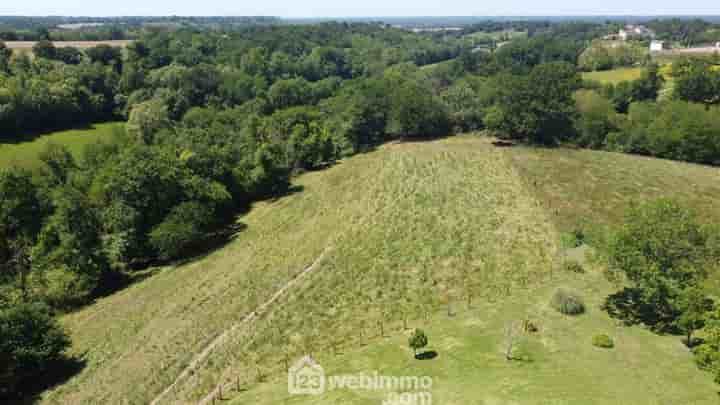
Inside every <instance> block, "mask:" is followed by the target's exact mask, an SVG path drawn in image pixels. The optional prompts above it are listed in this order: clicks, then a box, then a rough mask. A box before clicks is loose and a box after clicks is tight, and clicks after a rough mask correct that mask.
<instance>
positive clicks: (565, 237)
mask: <svg viewBox="0 0 720 405" xmlns="http://www.w3.org/2000/svg"><path fill="white" fill-rule="evenodd" d="M560 242H561V244H562V246H563V247H564V248H567V249H572V248H576V247H580V246H582V245H583V244H584V243H585V232H583V230H582V229H580V228H575V229H573V230H572V231H571V232H567V233H563V234H562V236H561V241H560Z"/></svg>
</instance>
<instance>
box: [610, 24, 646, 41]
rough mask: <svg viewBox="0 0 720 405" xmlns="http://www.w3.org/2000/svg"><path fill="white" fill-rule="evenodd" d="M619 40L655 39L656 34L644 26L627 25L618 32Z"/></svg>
mask: <svg viewBox="0 0 720 405" xmlns="http://www.w3.org/2000/svg"><path fill="white" fill-rule="evenodd" d="M618 38H620V39H621V40H623V41H629V40H631V39H645V38H655V32H653V30H651V29H649V28H647V27H645V26H644V25H626V26H625V28H623V29H621V30H620V31H619V32H618Z"/></svg>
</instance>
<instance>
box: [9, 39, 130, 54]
mask: <svg viewBox="0 0 720 405" xmlns="http://www.w3.org/2000/svg"><path fill="white" fill-rule="evenodd" d="M131 42H132V41H130V40H108V41H53V45H55V47H57V48H62V47H67V46H71V47H74V48H79V49H87V48H92V47H95V46H98V45H110V46H115V47H120V48H124V47H126V46H128V44H130V43H131ZM35 44H36V42H35V41H5V45H7V47H8V48H10V49H12V50H15V51H31V50H32V47H33V46H34V45H35Z"/></svg>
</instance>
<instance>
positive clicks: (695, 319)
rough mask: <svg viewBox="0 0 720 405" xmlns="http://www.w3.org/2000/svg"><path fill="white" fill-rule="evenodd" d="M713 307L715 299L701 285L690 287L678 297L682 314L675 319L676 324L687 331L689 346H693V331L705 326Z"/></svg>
mask: <svg viewBox="0 0 720 405" xmlns="http://www.w3.org/2000/svg"><path fill="white" fill-rule="evenodd" d="M712 309H713V301H712V300H711V299H710V298H708V297H707V295H706V294H705V292H704V291H703V289H702V288H701V287H698V286H694V287H688V288H686V289H685V290H683V291H682V293H681V294H680V296H679V297H678V310H679V311H680V316H679V317H678V319H677V320H676V321H675V326H676V327H677V328H678V329H679V330H680V331H682V332H685V336H686V344H687V345H688V346H690V347H692V346H693V343H694V342H693V333H694V332H695V331H696V330H699V329H702V328H703V327H704V326H705V321H706V317H707V315H708V313H709V312H710V311H712Z"/></svg>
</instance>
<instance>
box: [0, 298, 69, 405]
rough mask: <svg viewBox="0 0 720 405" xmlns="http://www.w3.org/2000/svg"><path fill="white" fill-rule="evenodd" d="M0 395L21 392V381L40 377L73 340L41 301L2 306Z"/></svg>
mask: <svg viewBox="0 0 720 405" xmlns="http://www.w3.org/2000/svg"><path fill="white" fill-rule="evenodd" d="M0 336H1V337H2V339H0V360H2V361H0V397H6V396H13V395H14V394H20V393H18V392H16V390H17V389H18V386H19V384H21V383H22V382H24V381H26V380H28V379H31V378H37V377H39V375H40V374H41V373H42V372H44V371H46V370H47V369H48V368H49V367H50V366H51V364H52V363H53V362H54V361H57V360H60V359H62V357H63V352H64V351H65V349H67V348H68V346H69V345H70V340H69V338H68V337H67V335H66V334H65V332H64V331H63V330H62V328H61V327H60V325H59V324H58V323H57V321H55V320H54V319H53V317H52V314H51V313H50V310H49V309H48V308H47V307H45V306H44V305H42V304H37V303H34V304H31V303H21V304H17V305H14V306H12V307H10V308H4V309H0Z"/></svg>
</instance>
